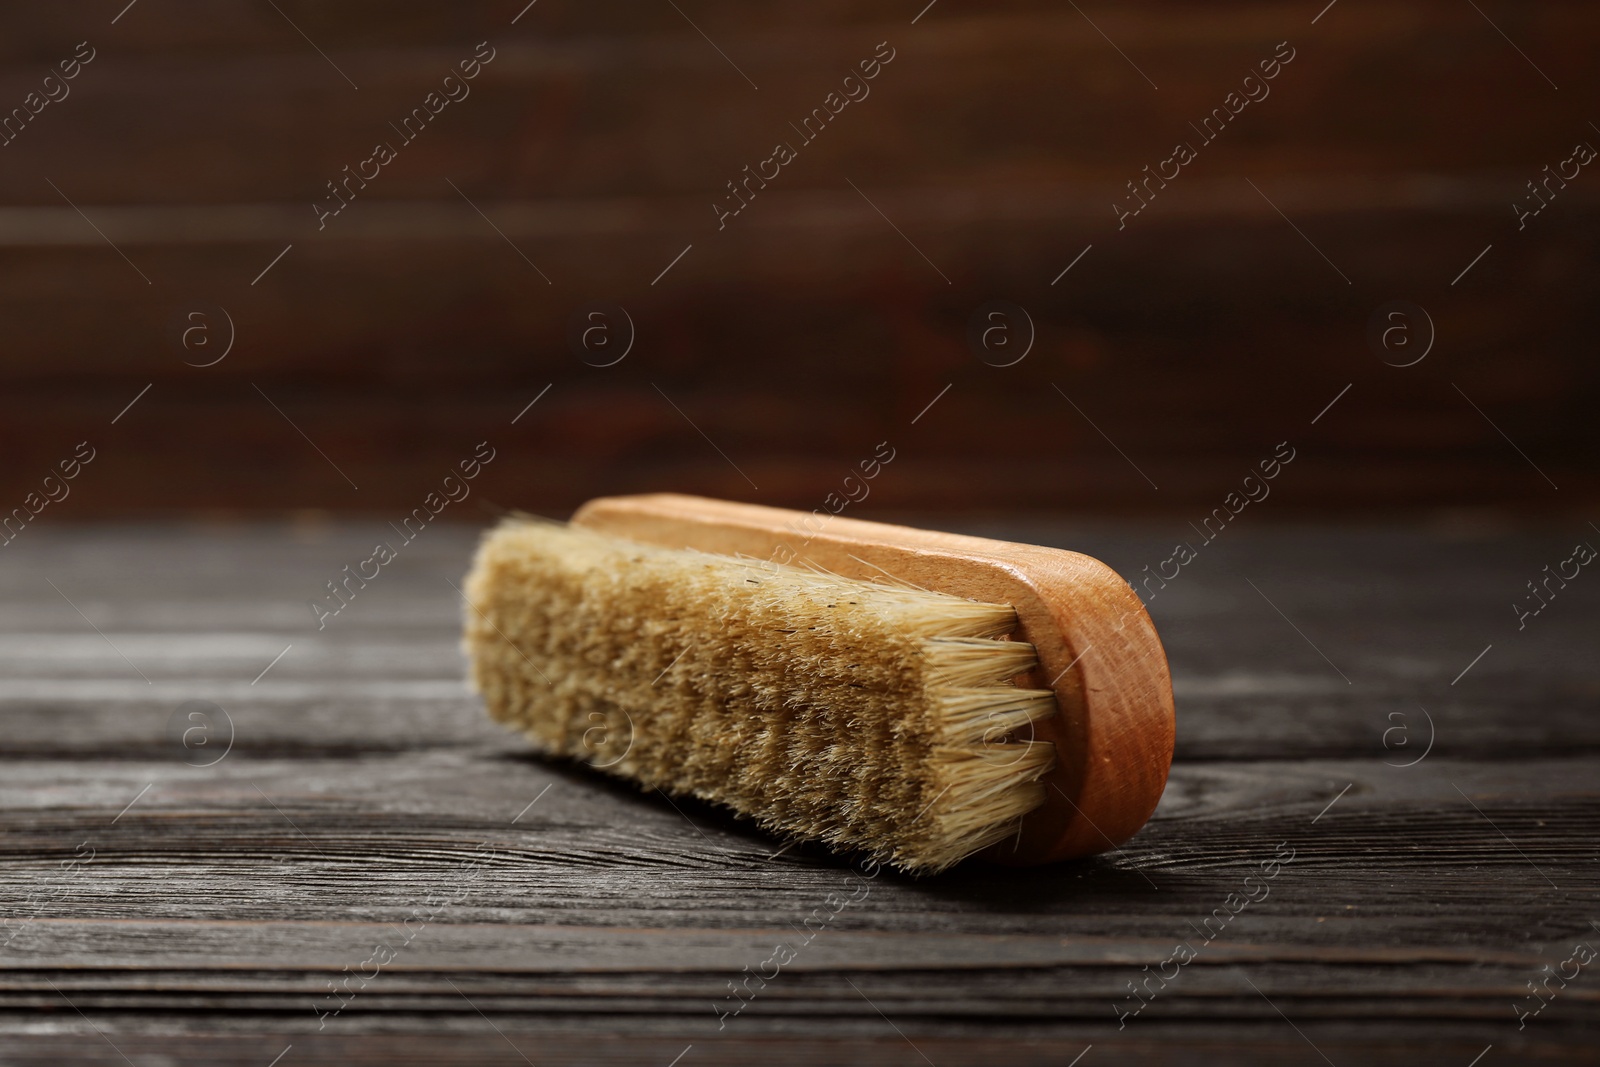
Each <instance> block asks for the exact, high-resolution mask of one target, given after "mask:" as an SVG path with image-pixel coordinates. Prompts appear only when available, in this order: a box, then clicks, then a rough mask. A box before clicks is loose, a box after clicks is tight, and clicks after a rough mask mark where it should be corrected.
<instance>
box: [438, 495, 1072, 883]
mask: <svg viewBox="0 0 1600 1067" xmlns="http://www.w3.org/2000/svg"><path fill="white" fill-rule="evenodd" d="M466 593H467V598H468V601H469V605H468V607H467V610H466V636H465V639H464V647H465V649H466V651H467V653H468V655H469V656H470V657H471V660H472V677H473V681H474V682H475V684H476V686H477V688H478V690H479V691H480V692H481V693H482V694H483V698H484V702H485V704H486V705H487V706H488V709H489V712H490V714H491V715H493V716H494V717H495V718H496V719H498V720H499V721H501V722H503V723H506V724H507V725H510V726H514V727H517V728H519V729H521V730H523V731H524V732H525V733H526V734H527V735H528V736H529V738H531V739H532V740H533V742H534V744H535V745H536V746H537V747H538V748H539V749H541V750H542V751H544V752H547V753H550V754H552V755H558V756H566V757H571V758H574V759H578V760H582V761H584V762H587V763H589V764H591V765H593V766H595V767H598V768H602V769H604V770H606V771H607V772H608V773H611V774H616V775H620V776H622V777H626V778H629V779H632V780H633V781H636V782H637V783H639V784H640V785H641V786H643V787H645V788H657V789H660V790H662V791H663V792H665V793H668V794H674V795H691V796H695V797H698V798H700V799H702V800H707V801H711V802H713V803H717V804H722V805H726V806H727V807H729V808H731V809H733V810H734V811H737V812H739V813H741V814H744V815H747V816H750V817H751V818H753V819H755V820H756V821H757V822H758V823H759V824H760V825H761V826H763V827H764V828H766V829H767V830H769V831H771V832H773V833H774V834H777V835H778V836H780V837H783V838H786V839H801V840H817V841H823V842H826V843H828V844H830V845H834V846H837V847H840V848H844V849H850V850H860V851H863V852H866V853H868V854H870V855H872V856H873V857H875V858H877V859H879V860H882V861H886V862H889V863H892V864H894V865H896V866H898V867H901V868H903V869H906V870H910V871H916V872H931V871H937V870H940V869H943V868H945V867H948V866H950V865H951V864H953V863H955V862H957V861H958V860H960V859H962V858H963V857H965V856H968V855H970V854H972V853H973V852H975V851H977V850H978V849H981V848H983V847H984V846H986V845H988V844H991V843H993V842H995V841H998V840H1000V839H1002V838H1004V837H1005V836H1006V835H1007V834H1009V833H1011V832H1013V831H1014V830H1015V829H1016V826H1017V820H1018V818H1019V817H1021V816H1022V815H1023V814H1025V813H1026V812H1028V811H1030V810H1031V809H1033V808H1035V807H1037V806H1038V805H1039V804H1040V803H1042V801H1043V799H1044V793H1043V786H1042V785H1041V784H1040V783H1039V782H1038V779H1039V778H1040V777H1042V776H1043V775H1044V774H1046V773H1047V772H1048V771H1049V770H1050V768H1051V767H1052V766H1053V763H1054V759H1055V751H1054V747H1053V746H1052V745H1049V744H1046V743H1043V742H1037V741H1031V740H1029V737H1030V735H1031V730H1030V728H1029V724H1030V723H1031V722H1033V721H1035V720H1037V719H1040V718H1043V717H1044V716H1046V715H1049V714H1051V713H1052V712H1053V711H1054V710H1055V701H1054V698H1053V696H1052V694H1051V693H1050V692H1049V691H1048V690H1028V689H1021V688H1018V687H1017V686H1016V685H1014V684H1012V682H1011V679H1012V678H1013V677H1015V676H1016V675H1018V674H1021V673H1023V672H1025V671H1027V670H1029V669H1031V668H1032V667H1033V666H1034V654H1033V648H1032V646H1031V645H1027V644H1024V643H1022V642H1019V641H1008V640H1002V639H1000V638H1002V637H1003V636H1004V635H1006V634H1007V633H1009V632H1010V631H1012V630H1013V629H1015V627H1016V616H1015V614H1014V612H1013V611H1012V609H1011V608H1010V607H1008V606H1004V605H994V604H979V603H975V602H973V601H970V600H964V599H961V598H959V597H955V596H949V595H946V594H943V593H933V592H928V591H925V590H922V589H917V588H914V587H909V586H905V585H900V584H895V583H893V582H889V581H885V582H881V583H880V582H864V581H855V580H851V579H846V578H840V577H838V576H836V575H832V574H827V573H821V572H817V571H811V570H802V569H799V568H795V567H780V566H777V565H774V564H766V563H758V562H755V561H751V560H747V559H736V558H733V557H728V556H716V555H708V554H705V553H699V552H690V551H674V550H670V549H664V548H656V547H652V546H647V545H642V544H637V543H634V542H631V541H624V540H619V539H616V538H612V537H608V536H604V535H601V534H597V533H594V532H591V531H587V530H583V529H580V528H574V527H567V526H561V525H557V524H554V523H545V522H537V521H528V520H520V519H519V520H513V521H509V522H507V523H505V524H503V525H501V526H500V527H499V528H497V529H495V530H493V531H492V532H491V533H490V534H489V535H488V536H487V537H486V538H485V539H484V542H483V545H482V546H481V548H480V549H479V551H478V555H477V559H476V560H475V562H474V564H473V569H472V573H471V575H469V577H468V580H467V585H466Z"/></svg>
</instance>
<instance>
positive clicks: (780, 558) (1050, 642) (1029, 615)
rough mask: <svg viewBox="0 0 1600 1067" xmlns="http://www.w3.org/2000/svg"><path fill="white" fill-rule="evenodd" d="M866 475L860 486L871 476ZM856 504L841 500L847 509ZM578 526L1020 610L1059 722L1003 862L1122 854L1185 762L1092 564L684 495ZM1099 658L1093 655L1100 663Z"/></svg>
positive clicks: (583, 515)
mask: <svg viewBox="0 0 1600 1067" xmlns="http://www.w3.org/2000/svg"><path fill="white" fill-rule="evenodd" d="M858 481H859V479H858ZM845 506H846V504H845V503H844V502H843V501H842V500H841V502H840V504H839V508H841V509H842V508H843V507H845ZM572 521H573V523H574V524H576V525H579V526H587V527H590V528H591V529H595V530H599V531H601V532H604V533H610V534H614V535H616V536H619V537H627V538H631V539H633V540H637V541H644V542H648V543H651V544H657V545H662V546H664V547H666V548H695V549H699V550H701V551H705V552H715V553H718V554H721V555H742V556H751V557H754V558H756V559H758V560H773V561H776V562H779V563H793V564H794V565H796V566H807V565H811V566H817V567H821V568H823V569H824V570H827V571H830V572H832V573H834V574H838V575H842V576H843V577H846V578H856V579H860V580H868V581H870V580H874V579H878V578H881V577H882V576H883V575H884V574H885V573H887V574H889V575H891V576H892V577H893V578H894V579H896V580H899V581H904V582H910V583H911V584H913V585H917V586H920V587H922V588H924V589H932V590H935V591H937V592H942V593H951V594H954V595H956V596H962V597H967V598H968V599H971V600H978V601H982V602H983V603H988V604H1009V605H1011V606H1012V607H1013V608H1015V609H1016V612H1017V623H1018V630H1017V634H1016V637H1017V639H1018V640H1021V641H1026V642H1028V643H1029V644H1031V645H1033V647H1034V649H1035V651H1036V652H1037V653H1038V658H1039V665H1038V667H1037V668H1036V669H1035V670H1034V671H1032V672H1030V673H1029V675H1028V676H1027V677H1026V678H1025V679H1024V680H1023V681H1021V682H1020V683H1019V684H1022V685H1024V686H1025V687H1026V688H1031V689H1051V690H1053V691H1054V692H1055V694H1056V714H1055V715H1054V716H1051V717H1049V718H1047V719H1044V720H1042V721H1040V722H1038V723H1036V724H1034V727H1033V729H1032V731H1030V739H1032V740H1038V741H1044V742H1047V743H1049V744H1052V745H1054V746H1055V749H1056V764H1055V768H1054V770H1052V771H1051V772H1050V774H1049V775H1048V776H1047V777H1046V778H1045V779H1044V781H1045V783H1046V785H1047V786H1048V787H1049V788H1048V789H1047V790H1046V792H1045V800H1044V803H1043V805H1042V806H1040V807H1039V808H1036V809H1034V810H1033V811H1032V812H1030V813H1029V814H1028V815H1027V816H1026V817H1025V818H1024V819H1023V820H1022V825H1021V826H1020V827H1018V830H1017V836H1016V838H1015V840H1013V841H1010V842H1007V843H1005V844H1003V845H999V846H995V847H994V848H992V849H990V850H989V853H988V854H989V855H990V856H991V857H992V858H993V859H995V860H996V861H999V862H1008V863H1019V864H1029V863H1043V862H1050V861H1054V860H1063V859H1071V858H1075V857H1078V856H1089V855H1094V854H1096V853H1099V852H1104V851H1105V850H1106V849H1111V848H1116V847H1117V846H1118V845H1120V844H1122V843H1123V842H1124V841H1126V840H1127V839H1128V838H1130V837H1132V836H1133V835H1134V834H1135V833H1136V832H1138V830H1139V828H1140V827H1141V826H1143V825H1144V824H1145V821H1146V820H1147V819H1149V818H1150V813H1151V812H1153V811H1154V810H1155V807H1156V804H1157V803H1158V802H1159V801H1160V800H1161V791H1162V789H1163V788H1164V787H1165V786H1166V782H1167V768H1168V766H1169V765H1170V764H1171V763H1172V743H1173V723H1172V718H1173V711H1172V683H1171V679H1170V677H1169V675H1168V672H1167V657H1166V653H1165V652H1164V651H1163V650H1162V648H1161V639H1160V638H1159V637H1158V636H1157V635H1156V632H1155V627H1154V626H1153V625H1151V622H1150V617H1149V615H1147V614H1146V613H1145V610H1144V606H1143V604H1142V603H1140V601H1139V598H1138V596H1137V595H1136V594H1135V593H1134V592H1133V590H1132V589H1131V588H1129V586H1128V583H1127V582H1126V581H1124V580H1123V579H1122V578H1120V577H1118V576H1117V574H1116V572H1115V571H1113V570H1111V568H1109V567H1107V566H1106V565H1105V564H1103V563H1101V562H1100V561H1099V560H1096V559H1093V558H1092V557H1089V556H1085V555H1083V554H1082V553H1078V552H1063V551H1061V550H1060V549H1051V548H1042V547H1038V546H1033V545H1019V544H1014V543H1009V542H1002V541H995V540H990V539H985V538H976V537H972V536H970V535H963V534H948V533H938V532H934V531H929V530H919V529H913V528H910V527H904V526H892V525H888V524H883V523H870V522H862V521H861V520H859V519H851V518H841V517H839V516H838V515H836V514H834V513H833V512H832V511H831V510H829V511H827V512H824V513H822V514H820V515H819V514H815V513H813V514H807V513H805V512H797V511H786V510H783V509H778V508H766V507H760V506H758V505H752V504H733V503H729V502H726V501H718V500H707V499H704V498H700V497H687V496H678V495H672V494H654V495H649V496H633V497H607V498H602V499H598V500H591V501H590V502H588V503H587V504H585V505H584V506H583V507H582V508H580V509H579V510H578V512H577V513H576V514H575V515H574V516H573V519H572ZM1091 653H1094V655H1091Z"/></svg>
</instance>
